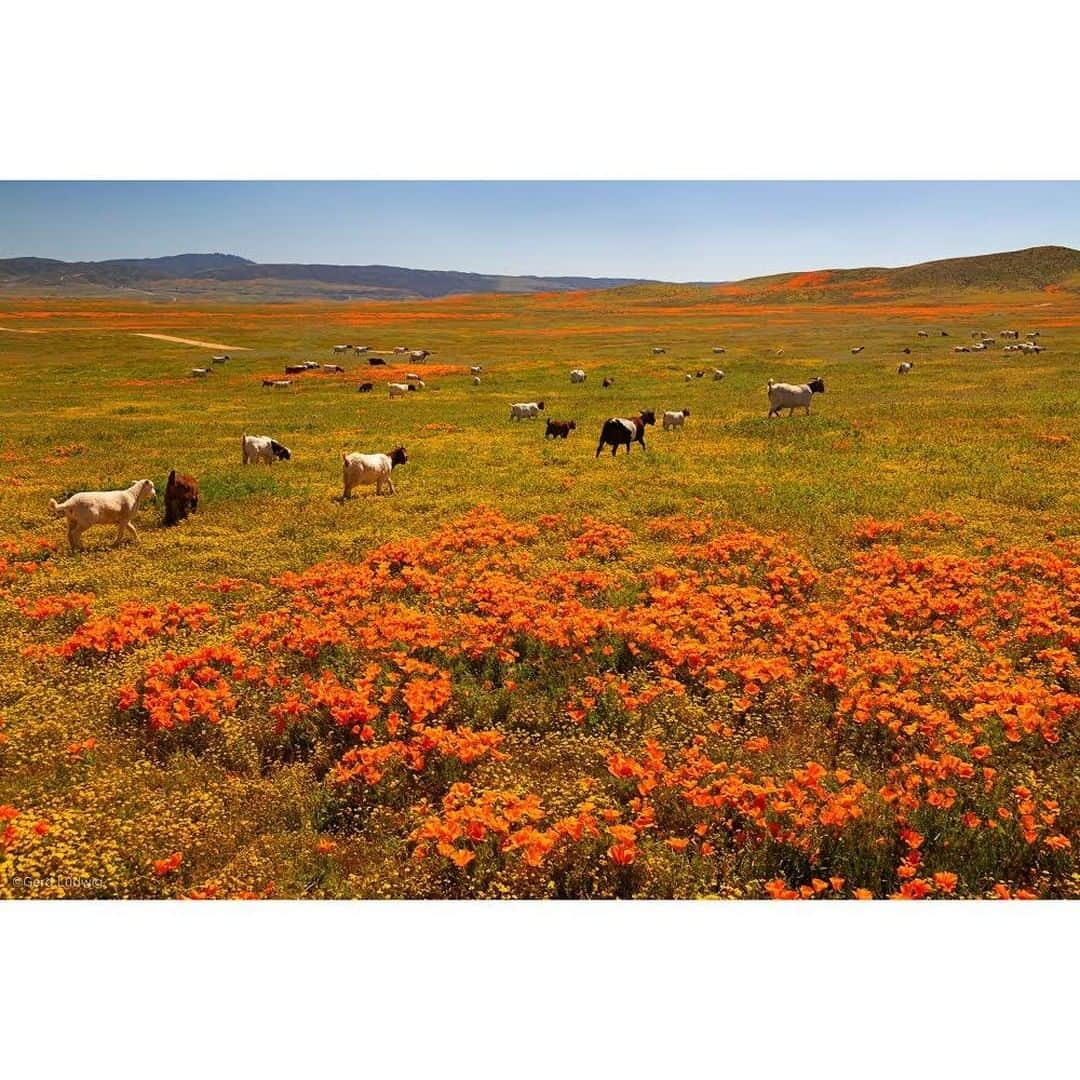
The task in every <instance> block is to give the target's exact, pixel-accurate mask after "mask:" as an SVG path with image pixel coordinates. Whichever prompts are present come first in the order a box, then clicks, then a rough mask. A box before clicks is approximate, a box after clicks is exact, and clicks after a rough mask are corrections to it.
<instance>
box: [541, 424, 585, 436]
mask: <svg viewBox="0 0 1080 1080" xmlns="http://www.w3.org/2000/svg"><path fill="white" fill-rule="evenodd" d="M571 431H577V424H576V423H574V421H573V420H549V421H548V422H547V427H545V428H544V438H545V439H565V438H566V437H567V436H568V435H569V434H570V432H571Z"/></svg>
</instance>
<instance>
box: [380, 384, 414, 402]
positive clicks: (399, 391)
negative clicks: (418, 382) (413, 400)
mask: <svg viewBox="0 0 1080 1080" xmlns="http://www.w3.org/2000/svg"><path fill="white" fill-rule="evenodd" d="M386 385H387V387H388V388H389V390H390V396H391V397H392V398H395V397H404V396H405V395H406V394H407V393H408V392H409V390H410V389H411V387H410V386H409V384H408V383H403V382H392V383H387V384H386Z"/></svg>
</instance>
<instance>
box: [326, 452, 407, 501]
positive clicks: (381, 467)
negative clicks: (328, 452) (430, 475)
mask: <svg viewBox="0 0 1080 1080" xmlns="http://www.w3.org/2000/svg"><path fill="white" fill-rule="evenodd" d="M408 460H409V455H408V454H406V453H405V447H404V446H398V447H395V449H393V450H391V451H390V453H389V454H342V455H341V471H342V474H343V480H344V485H345V490H344V491H343V492H342V495H341V501H342V502H344V501H345V500H346V499H350V498H352V489H353V488H354V487H357V486H358V485H367V484H374V485H375V494H376V495H381V494H382V491H383V485H384V484H385V485H386V486H387V487H388V488H389V489H390V494H391V495H395V494H397V492H396V491H395V490H394V479H393V476H392V475H391V474H392V473H393V471H394V468H395V466H397V465H404V464H405V463H406V462H407V461H408Z"/></svg>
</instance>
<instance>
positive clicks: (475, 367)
mask: <svg viewBox="0 0 1080 1080" xmlns="http://www.w3.org/2000/svg"><path fill="white" fill-rule="evenodd" d="M483 370H484V365H483V364H473V366H472V367H471V368H469V374H470V375H479V374H480V372H481V371H483Z"/></svg>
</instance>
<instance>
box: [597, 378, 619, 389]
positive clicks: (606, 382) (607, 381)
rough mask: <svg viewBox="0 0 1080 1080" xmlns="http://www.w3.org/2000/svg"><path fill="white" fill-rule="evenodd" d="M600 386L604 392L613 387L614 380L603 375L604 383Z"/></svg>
mask: <svg viewBox="0 0 1080 1080" xmlns="http://www.w3.org/2000/svg"><path fill="white" fill-rule="evenodd" d="M600 385H601V386H602V387H603V388H604V389H605V390H606V389H607V388H608V387H609V386H614V385H615V380H614V379H612V378H609V377H608V376H607V375H605V376H604V381H603V382H602V383H601V384H600Z"/></svg>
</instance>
